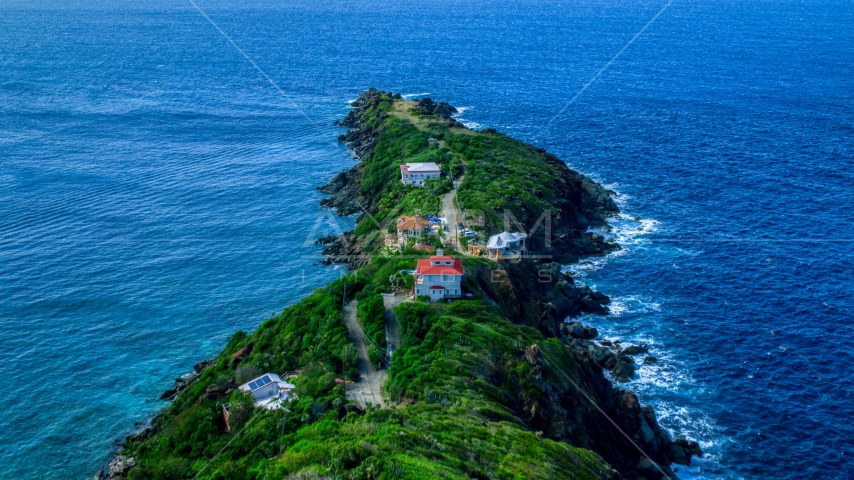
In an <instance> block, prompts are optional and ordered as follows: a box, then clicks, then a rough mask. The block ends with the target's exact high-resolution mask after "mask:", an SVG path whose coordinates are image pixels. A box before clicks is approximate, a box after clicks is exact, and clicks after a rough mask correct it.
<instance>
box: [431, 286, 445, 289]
mask: <svg viewBox="0 0 854 480" xmlns="http://www.w3.org/2000/svg"><path fill="white" fill-rule="evenodd" d="M444 289H445V287H442V286H439V285H433V286H432V287H430V290H444Z"/></svg>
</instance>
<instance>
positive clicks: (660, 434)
mask: <svg viewBox="0 0 854 480" xmlns="http://www.w3.org/2000/svg"><path fill="white" fill-rule="evenodd" d="M383 97H386V98H388V97H391V98H399V95H396V94H390V93H388V92H380V91H378V90H373V89H372V90H369V91H368V92H365V93H363V94H362V95H360V96H359V99H358V100H357V101H356V102H355V103H354V105H353V106H354V108H353V110H351V112H350V113H349V114H348V115H347V117H346V118H345V119H344V120H343V121H342V122H340V125H341V126H344V127H347V128H349V129H351V130H348V132H347V133H345V134H343V135H341V137H339V140H340V141H342V142H344V143H346V144H347V145H348V146H349V147H350V148H351V149H352V150H353V152H354V154H355V155H356V157H357V158H358V159H359V160H361V162H360V163H359V164H357V165H356V166H354V167H353V168H351V169H349V170H346V171H344V172H341V173H338V174H337V175H335V176H334V177H333V178H332V180H331V181H330V182H329V183H328V184H327V185H325V186H322V187H319V190H320V191H321V192H324V193H327V194H329V195H330V196H329V197H327V198H325V199H323V201H322V202H321V205H322V206H323V207H325V208H332V209H334V210H335V211H337V213H338V214H339V215H353V214H362V215H365V214H366V213H373V212H375V211H376V200H377V199H376V198H375V197H372V196H371V195H370V194H366V193H365V192H364V191H363V188H362V180H363V175H364V164H365V162H366V160H369V159H370V156H371V155H372V153H373V151H374V149H375V148H376V146H377V144H378V142H379V140H380V135H381V131H380V130H378V129H377V128H375V126H372V125H369V124H368V123H366V122H365V121H364V118H365V114H366V112H368V111H369V110H370V109H371V108H373V109H376V107H378V106H379V104H380V103H381V102H382V101H383ZM417 110H418V111H419V112H420V113H421V114H424V115H433V116H437V117H438V118H441V119H443V121H446V122H448V125H449V126H451V127H453V128H463V127H462V126H461V125H459V124H458V122H456V121H455V120H453V119H452V118H450V117H451V115H452V114H453V113H454V112H455V111H456V109H454V107H452V106H451V105H449V104H447V103H444V102H433V101H432V100H430V101H429V102H425V101H422V102H420V103H419V104H418V105H417ZM374 125H375V124H374ZM537 152H538V154H539V155H541V159H542V160H543V161H544V162H546V163H547V164H548V165H550V166H551V167H553V168H554V169H555V171H556V172H558V173H557V175H556V177H558V178H557V187H556V188H557V189H558V190H559V193H560V194H561V197H560V199H559V201H558V203H557V204H556V214H555V215H554V217H553V230H552V232H553V234H554V238H552V239H550V240H551V242H548V241H545V240H546V239H545V238H544V237H538V236H536V235H534V236H533V237H532V239H531V240H532V243H531V249H532V251H534V252H535V253H536V254H537V255H536V256H535V258H532V259H529V260H525V261H522V262H520V263H518V264H504V265H503V266H496V265H492V264H486V263H484V264H482V265H480V266H474V267H472V268H470V269H468V270H467V272H466V273H467V275H469V276H470V278H471V279H472V281H473V282H474V283H475V284H476V285H477V288H478V289H479V290H480V291H481V292H483V296H484V298H483V300H484V301H485V302H486V303H488V304H491V305H494V306H495V307H497V309H498V310H500V312H501V314H502V315H503V316H504V318H506V319H507V320H510V321H511V322H512V323H515V324H517V325H520V326H522V327H530V328H532V329H534V330H536V331H538V332H539V333H540V334H542V337H538V338H541V339H542V338H543V337H544V338H545V339H547V340H546V341H547V342H558V343H557V345H558V346H559V345H560V344H563V345H566V346H568V347H569V348H568V349H564V348H561V350H562V351H564V352H566V355H568V356H569V357H571V359H572V361H571V364H572V365H575V366H576V367H575V368H576V370H575V371H573V372H571V376H572V380H570V381H569V382H556V381H553V380H549V381H547V380H546V373H547V372H548V371H549V370H550V369H552V368H553V366H552V363H551V361H549V360H548V359H547V358H546V357H545V355H544V352H543V350H542V349H541V348H540V347H539V346H537V345H528V346H524V345H522V346H521V350H520V355H521V356H522V358H523V359H524V360H523V363H524V362H527V364H529V365H530V366H531V374H530V375H531V376H530V378H519V377H517V376H515V375H514V374H511V373H510V372H507V371H505V370H504V369H503V368H502V367H501V365H500V363H496V364H495V365H493V366H491V367H485V368H487V370H488V371H486V372H483V373H484V375H485V378H487V379H489V381H490V382H492V383H493V384H494V385H502V384H503V385H506V384H508V382H509V383H510V384H513V383H514V382H518V384H516V387H515V388H511V389H510V391H511V392H512V393H510V394H506V393H505V396H504V397H502V402H503V403H504V404H505V405H506V406H507V407H508V408H510V409H511V410H512V411H513V412H514V415H516V416H517V418H518V419H520V420H519V421H520V422H524V427H525V428H527V429H528V430H529V431H531V432H536V434H537V436H538V437H539V436H542V438H548V439H552V440H557V441H562V442H565V443H566V444H569V445H572V446H574V447H580V448H585V449H588V450H591V451H593V452H595V453H596V454H598V455H599V456H600V457H601V458H602V459H604V460H605V461H606V462H607V464H608V465H610V466H611V467H612V468H613V469H616V470H615V471H614V472H612V473H611V474H607V475H605V476H603V477H602V478H611V479H617V478H622V479H627V480H635V479H638V480H640V479H649V480H653V479H656V480H657V479H660V478H664V477H665V476H666V477H669V478H671V479H677V476H676V474H675V473H674V472H675V469H671V467H670V466H671V465H672V464H677V465H689V464H690V462H691V458H692V457H693V456H701V455H702V452H701V451H700V448H699V445H698V444H697V443H696V442H695V441H692V440H689V439H687V438H684V437H679V436H677V437H676V438H675V439H672V438H671V436H670V434H669V433H668V432H667V431H666V430H665V429H664V428H662V427H661V426H660V425H659V424H658V422H657V419H656V416H655V413H654V411H653V410H652V408H651V407H649V406H642V405H641V404H640V402H639V400H638V398H637V396H636V395H635V394H634V393H633V392H631V391H626V390H623V389H621V388H619V387H617V386H616V385H615V384H614V383H612V381H611V380H609V379H608V378H607V376H606V375H605V372H609V374H610V377H611V379H613V380H614V381H615V382H618V383H625V382H629V381H630V380H631V379H632V377H633V376H634V374H635V371H636V369H637V368H638V363H640V364H642V365H643V364H650V363H654V362H656V359H655V358H654V357H652V356H649V355H647V353H648V348H647V346H646V345H629V346H626V347H623V346H622V345H620V342H618V341H612V340H608V339H601V338H599V332H598V331H596V329H595V328H593V327H590V326H585V325H583V324H582V323H580V322H578V321H574V322H566V319H576V318H578V317H580V316H581V315H584V314H600V315H604V314H607V313H608V312H609V310H608V304H609V303H610V299H609V298H608V296H607V295H605V294H604V293H602V292H598V291H595V290H593V289H591V288H589V287H588V286H586V285H581V284H577V283H576V282H575V280H574V279H573V278H572V276H570V275H568V274H566V273H565V272H564V271H563V265H565V264H569V263H574V262H577V261H578V259H579V258H582V257H586V256H593V255H604V254H607V253H610V252H613V251H616V250H619V248H620V246H619V245H617V244H616V243H615V242H614V241H613V240H610V239H605V238H603V237H602V236H600V235H597V234H593V233H589V232H587V228H588V227H589V226H597V227H607V218H608V217H610V216H613V215H615V214H616V213H617V212H618V210H617V207H616V205H615V204H614V202H613V201H612V199H611V196H612V195H613V192H610V191H608V190H606V189H605V188H604V187H602V186H601V185H599V184H597V183H595V182H593V181H592V180H590V179H589V178H587V177H586V176H584V175H581V174H579V173H577V172H574V171H572V170H570V169H569V168H568V167H566V164H565V163H563V162H562V161H560V160H559V159H558V158H557V157H554V156H553V155H550V154H547V153H546V152H544V151H540V150H538V151H537ZM519 220H520V221H521V222H522V223H523V224H525V225H526V226H527V227H530V226H531V224H532V223H533V222H534V221H535V220H536V219H535V218H530V217H524V216H523V218H520V219H519ZM316 243H317V244H319V245H323V250H322V253H323V255H324V260H323V263H326V264H329V263H342V264H345V265H346V266H347V267H348V268H350V269H356V268H359V267H362V266H364V265H366V264H367V263H368V262H369V261H370V259H371V258H372V256H373V253H372V252H369V251H367V250H366V249H365V248H364V245H363V244H362V243H361V242H360V241H359V237H358V235H357V234H356V232H355V231H349V232H345V233H344V234H342V235H340V236H327V237H323V238H321V239H319V240H317V242H316ZM254 345H255V343H251V342H250V343H248V344H247V345H245V346H243V347H242V348H240V349H236V347H235V351H233V352H232V353H227V354H226V356H225V357H224V358H220V359H219V361H218V363H220V364H228V365H230V368H231V369H234V367H235V365H236V364H237V363H239V362H240V361H241V360H243V359H244V358H246V357H248V356H249V355H250V354H251V353H252V348H253V346H254ZM541 345H543V344H541ZM259 348H260V347H259ZM228 355H230V357H229V356H228ZM641 355H644V357H643V358H642V359H641V358H640V356H641ZM636 358H637V359H638V360H636ZM213 362H214V361H213V360H205V361H203V362H199V363H198V364H196V365H195V366H194V368H193V372H192V373H189V374H187V375H183V376H181V377H179V378H177V379H176V380H175V385H174V387H172V388H170V389H168V390H166V391H165V392H163V394H162V395H161V399H163V400H169V401H172V400H176V399H178V398H179V397H180V402H185V403H186V402H187V401H188V400H187V397H188V396H189V397H191V403H192V404H196V403H198V404H201V403H202V402H205V401H208V402H212V401H214V400H216V401H219V400H220V399H221V398H222V397H223V396H224V395H226V394H227V393H228V392H230V391H232V390H233V389H234V388H235V387H236V385H235V384H233V379H231V380H229V381H228V382H226V383H223V384H220V383H216V384H212V385H210V386H206V385H207V383H202V384H201V385H196V383H197V381H198V379H199V378H200V377H201V376H202V374H203V373H204V372H205V370H206V369H208V368H209V367H212V365H214V363H213ZM223 368H224V367H223ZM207 374H208V375H209V374H211V372H207ZM553 374H554V371H552V377H553V376H554V375H553ZM522 385H528V386H527V387H524V388H523V387H522ZM531 386H536V389H535V390H537V391H539V392H540V393H538V394H536V395H532V394H531V393H530V392H531V390H530V387H531ZM191 387H192V388H191ZM188 389H190V391H189V392H185V390H188ZM182 393H184V394H183V395H182ZM188 394H189V395H188ZM198 395H201V396H198ZM197 396H198V398H196V397H197ZM176 403H178V402H176ZM603 413H604V415H603ZM165 417H166V415H165V414H164V413H161V414H159V415H158V416H157V417H155V418H154V419H153V420H152V421H151V423H150V424H145V425H138V426H137V427H138V428H137V430H136V431H135V432H134V433H132V434H131V435H128V436H127V437H126V438H125V440H124V441H123V442H122V443H121V447H119V449H118V451H117V452H116V453H115V458H114V459H113V461H112V462H110V464H109V465H108V466H106V467H105V468H103V469H101V470H99V471H98V473H97V474H96V475H95V476H94V477H93V478H94V479H95V480H98V479H103V478H112V479H124V478H126V477H127V475H128V473H129V472H130V471H131V470H132V469H134V468H137V469H140V468H144V467H138V462H139V460H138V458H137V457H136V456H134V455H132V454H128V453H132V452H134V451H136V452H137V453H138V452H139V450H136V446H138V445H140V444H143V443H145V442H148V443H151V442H152V441H154V440H156V439H157V438H154V437H155V436H156V435H159V433H158V432H159V431H160V430H161V429H162V428H163V426H162V425H161V424H163V423H164V421H163V418H165ZM339 420H340V419H339ZM401 435H403V434H402V433H401ZM638 448H640V449H641V450H642V451H643V452H644V455H642V454H641V453H640V452H639V451H638ZM143 463H144V462H143ZM134 475H135V474H134ZM134 475H131V476H132V477H133V476H134Z"/></svg>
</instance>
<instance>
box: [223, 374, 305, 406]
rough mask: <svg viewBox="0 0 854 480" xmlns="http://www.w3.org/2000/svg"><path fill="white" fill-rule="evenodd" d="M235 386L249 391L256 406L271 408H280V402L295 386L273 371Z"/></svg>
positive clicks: (291, 392)
mask: <svg viewBox="0 0 854 480" xmlns="http://www.w3.org/2000/svg"><path fill="white" fill-rule="evenodd" d="M237 388H238V389H239V390H240V391H241V392H246V393H251V394H252V396H253V397H254V398H255V406H256V407H264V408H266V409H268V410H272V409H274V408H281V404H282V402H283V401H284V400H286V399H287V398H288V397H289V396H290V395H291V394H293V392H294V389H296V386H295V385H294V384H292V383H288V382H286V381H284V380H282V379H281V378H279V376H278V375H276V374H275V373H265V374H264V375H262V376H260V377H258V378H256V379H255V380H252V381H251V382H246V383H244V384H243V385H241V386H239V387H237Z"/></svg>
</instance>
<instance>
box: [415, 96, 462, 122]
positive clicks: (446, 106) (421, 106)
mask: <svg viewBox="0 0 854 480" xmlns="http://www.w3.org/2000/svg"><path fill="white" fill-rule="evenodd" d="M415 109H416V110H418V111H419V112H420V113H423V114H424V115H436V116H437V117H442V118H451V115H453V114H455V113H458V112H459V110H457V109H456V108H454V107H453V106H452V105H451V104H450V103H447V102H434V101H433V100H431V99H430V98H429V97H427V98H422V99H421V100H419V101H418V105H416V107H415Z"/></svg>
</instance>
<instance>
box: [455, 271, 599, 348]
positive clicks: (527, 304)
mask: <svg viewBox="0 0 854 480" xmlns="http://www.w3.org/2000/svg"><path fill="white" fill-rule="evenodd" d="M562 268H563V267H562V265H560V264H559V263H537V262H534V261H527V260H526V261H522V262H519V263H518V264H505V265H504V266H503V267H495V268H488V267H482V268H474V269H470V270H469V271H468V272H467V275H468V276H469V277H470V278H471V280H472V281H473V282H475V283H476V284H477V285H478V287H479V288H480V289H482V290H483V291H484V293H486V294H487V295H488V296H489V298H490V299H491V300H492V301H494V302H495V303H496V304H497V305H498V306H499V307H500V308H501V309H502V311H503V312H504V313H505V314H506V315H507V317H508V318H510V319H513V320H514V321H515V322H517V323H521V324H524V325H528V326H531V327H534V328H536V329H537V330H540V331H541V332H543V333H544V334H546V335H548V336H550V337H558V336H561V328H564V329H566V328H567V327H564V326H563V324H564V323H563V322H564V319H566V318H568V317H569V318H574V317H578V316H579V315H581V314H583V313H598V314H605V313H608V307H606V306H605V304H607V303H608V302H609V301H610V300H609V299H608V297H607V295H605V294H603V293H601V292H595V291H593V290H591V289H590V287H588V286H586V285H583V286H577V285H575V281H574V280H573V279H572V277H570V276H568V275H565V274H564V273H562ZM584 328H585V327H581V330H579V332H581V333H579V334H580V335H587V336H590V335H593V337H591V338H595V335H598V332H595V329H589V328H588V329H587V330H585V329H584Z"/></svg>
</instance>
